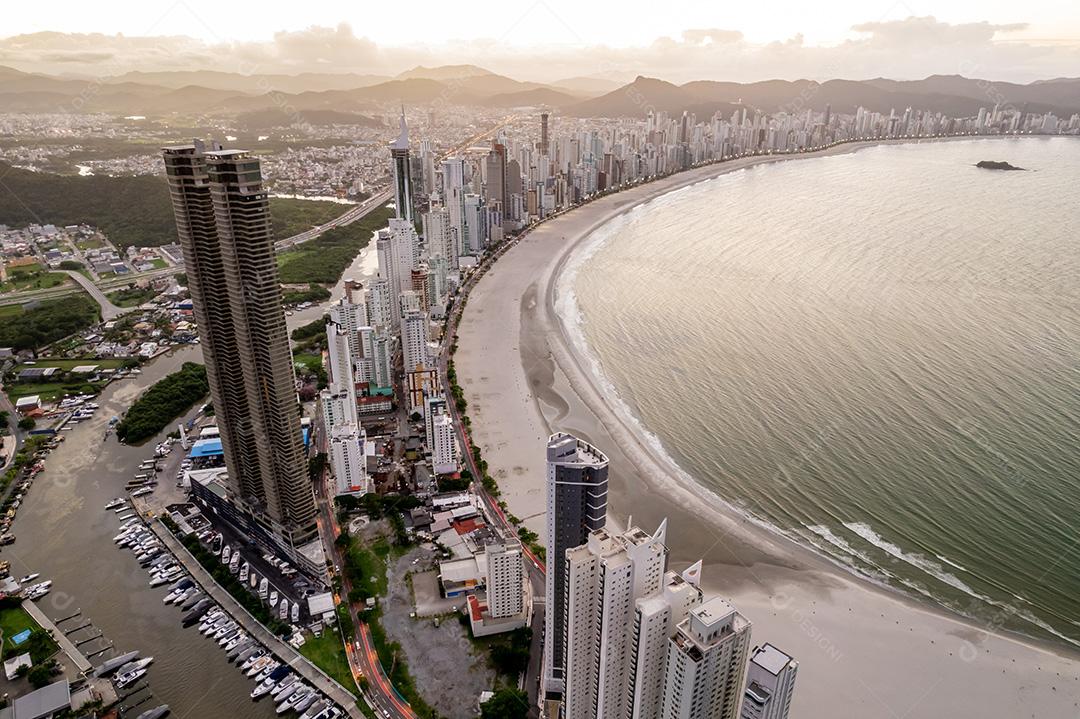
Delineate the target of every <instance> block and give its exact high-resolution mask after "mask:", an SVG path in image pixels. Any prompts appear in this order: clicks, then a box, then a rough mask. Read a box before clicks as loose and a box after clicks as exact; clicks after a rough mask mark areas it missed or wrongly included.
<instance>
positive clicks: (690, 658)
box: [663, 597, 750, 719]
mask: <svg viewBox="0 0 1080 719" xmlns="http://www.w3.org/2000/svg"><path fill="white" fill-rule="evenodd" d="M749 650H750V622H749V621H747V619H746V618H745V617H743V615H741V614H739V612H738V611H736V610H735V608H734V607H733V606H731V605H730V604H729V603H728V602H727V601H725V600H724V599H721V598H719V597H714V598H712V599H709V600H708V601H706V602H704V603H702V604H700V605H698V606H697V607H694V608H693V609H691V610H690V615H689V616H688V617H687V618H686V619H684V620H683V621H682V622H680V623H679V626H678V628H677V629H676V630H675V636H673V637H672V638H671V640H670V641H669V642H668V656H667V670H666V672H665V677H664V709H663V717H664V719H736V718H737V717H738V715H739V708H740V704H741V702H742V687H743V679H744V677H745V674H746V659H747V654H748V653H749Z"/></svg>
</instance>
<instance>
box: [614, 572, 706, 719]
mask: <svg viewBox="0 0 1080 719" xmlns="http://www.w3.org/2000/svg"><path fill="white" fill-rule="evenodd" d="M700 570H701V562H698V563H697V564H695V565H694V566H692V567H691V568H690V569H688V570H686V571H685V572H683V573H682V574H678V573H676V572H667V573H666V574H665V575H664V586H663V589H661V591H660V593H659V594H656V595H654V596H651V597H647V598H645V599H638V600H637V606H636V608H635V613H634V630H633V637H634V638H633V647H634V649H633V652H632V654H631V659H630V665H631V667H630V691H629V695H630V701H631V705H632V709H631V713H630V714H629V717H630V719H660V717H661V714H660V712H661V710H662V709H663V704H664V672H665V669H666V668H667V651H668V640H669V639H671V636H672V635H673V634H674V633H675V628H676V627H677V626H678V625H679V623H680V622H682V621H683V620H684V619H686V616H687V614H688V613H689V612H690V610H691V609H692V608H694V607H696V606H697V605H699V604H701V599H702V592H701V588H700V587H699V586H698V578H699V576H700Z"/></svg>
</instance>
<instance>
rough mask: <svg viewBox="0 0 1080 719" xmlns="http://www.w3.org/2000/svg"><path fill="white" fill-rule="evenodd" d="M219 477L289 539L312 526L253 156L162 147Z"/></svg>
mask: <svg viewBox="0 0 1080 719" xmlns="http://www.w3.org/2000/svg"><path fill="white" fill-rule="evenodd" d="M163 153H164V159H165V169H166V176H167V179H168V183H169V192H170V195H171V198H172V204H173V213H174V215H175V218H176V228H177V234H178V236H179V239H180V245H181V247H182V248H183V253H184V264H185V267H186V269H187V275H188V285H189V288H190V290H191V297H192V304H193V308H194V313H195V318H196V321H197V322H198V325H199V336H200V340H201V343H202V350H203V356H204V358H205V360H206V368H207V377H208V379H209V382H210V394H211V398H212V401H213V404H214V409H215V412H216V413H217V417H218V424H219V426H220V427H221V438H222V444H223V446H224V451H225V462H226V465H227V467H228V470H229V472H228V474H229V479H228V482H229V487H230V490H231V492H232V494H233V495H234V496H235V497H236V499H237V501H239V502H241V503H242V504H243V505H244V506H245V507H247V508H248V509H250V510H251V511H252V513H253V514H254V515H255V516H257V517H258V518H259V519H260V520H261V521H264V522H265V523H266V524H267V525H268V526H269V527H270V528H271V531H272V532H273V533H274V535H275V536H277V537H278V538H279V539H280V540H281V542H282V543H283V544H284V545H286V546H289V547H294V548H295V547H297V546H298V545H301V544H304V543H307V542H310V541H311V540H313V539H315V538H316V537H317V534H318V527H317V525H316V522H315V516H316V508H315V498H314V494H313V491H312V487H311V482H310V480H309V478H308V471H307V458H306V456H305V452H304V447H303V444H302V442H301V440H300V410H299V407H298V405H297V402H296V392H295V385H294V382H295V379H294V376H293V367H292V355H291V352H290V348H289V337H288V330H287V328H286V325H285V314H284V312H283V310H282V306H281V286H280V283H279V280H278V271H277V263H276V259H275V254H274V242H273V233H272V230H271V226H270V213H269V204H268V202H269V201H268V198H267V193H266V191H265V190H264V189H263V186H262V174H261V171H260V166H259V160H258V159H257V158H255V157H254V156H252V155H251V154H250V153H248V152H247V151H244V150H220V149H218V148H217V147H216V146H214V148H213V149H211V150H209V151H208V150H206V147H205V145H204V144H203V143H202V142H198V141H197V142H196V143H194V144H192V145H184V146H177V147H167V148H165V149H164V150H163Z"/></svg>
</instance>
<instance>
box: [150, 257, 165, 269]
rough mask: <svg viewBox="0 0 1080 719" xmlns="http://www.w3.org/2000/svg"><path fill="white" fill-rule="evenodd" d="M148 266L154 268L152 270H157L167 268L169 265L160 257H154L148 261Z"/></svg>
mask: <svg viewBox="0 0 1080 719" xmlns="http://www.w3.org/2000/svg"><path fill="white" fill-rule="evenodd" d="M150 264H152V265H153V266H154V269H158V270H161V269H164V268H166V267H168V266H169V263H168V262H166V261H165V260H163V259H161V258H160V257H155V258H154V259H152V260H150Z"/></svg>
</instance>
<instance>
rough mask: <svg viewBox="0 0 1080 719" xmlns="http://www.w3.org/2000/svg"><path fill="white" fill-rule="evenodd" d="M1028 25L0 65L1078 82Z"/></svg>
mask: <svg viewBox="0 0 1080 719" xmlns="http://www.w3.org/2000/svg"><path fill="white" fill-rule="evenodd" d="M1026 27H1027V26H1026V25H1025V24H1023V23H1013V24H993V23H989V22H970V23H960V24H950V23H946V22H941V21H939V20H937V19H936V18H934V17H932V16H927V17H909V18H906V19H902V20H893V21H876V22H866V23H861V24H858V25H855V26H854V27H853V28H852V32H853V36H852V37H851V38H850V39H848V40H846V41H844V42H841V43H838V44H836V45H832V46H821V45H807V44H806V41H805V39H804V38H803V36H802V35H794V36H792V37H790V38H787V39H783V40H777V41H774V42H769V43H764V44H755V43H751V42H749V41H747V39H746V38H745V37H744V36H743V34H742V33H741V32H739V31H738V30H731V29H721V28H689V29H687V30H685V31H683V32H682V33H681V34H679V35H678V36H676V37H669V36H663V37H659V38H657V39H656V40H655V41H653V42H652V43H649V44H647V45H643V46H640V47H628V48H613V47H609V46H605V45H600V44H588V43H587V42H578V43H573V44H570V43H549V44H534V45H521V44H515V43H512V42H509V41H508V40H506V39H490V38H489V39H477V40H447V41H445V42H443V43H440V44H410V45H396V46H394V45H379V44H378V43H377V42H375V41H374V40H372V39H370V38H368V37H365V36H362V35H357V34H356V32H355V31H354V29H353V28H352V27H350V26H349V25H348V24H345V23H342V24H339V25H337V26H336V27H321V26H312V27H308V28H305V29H302V30H295V31H281V32H278V33H275V34H274V36H273V37H272V38H270V39H268V40H266V41H264V42H218V43H206V42H202V41H198V40H194V39H192V38H188V37H183V36H160V37H128V36H123V35H101V34H63V33H55V32H43V33H34V34H30V35H18V36H14V37H8V38H0V63H2V64H8V65H12V66H14V67H17V68H18V69H21V70H31V71H38V72H58V73H59V72H66V73H72V72H82V73H85V74H108V75H117V74H122V73H124V72H127V71H129V70H134V69H139V70H179V69H184V70H199V69H213V70H222V71H228V72H240V73H245V74H254V73H288V74H296V73H300V72H354V73H363V74H380V75H395V74H397V73H399V72H401V71H403V70H406V69H409V68H411V67H414V66H416V65H426V66H435V65H445V64H466V63H468V64H475V65H479V66H481V67H484V68H487V69H489V70H491V71H493V72H498V73H502V74H505V75H509V76H511V77H514V78H517V79H521V80H534V81H554V80H556V79H559V78H563V77H576V76H581V75H591V76H595V77H604V78H606V79H611V80H617V81H629V80H632V79H633V78H634V77H635V76H637V75H648V76H652V77H660V78H663V79H666V80H670V81H672V82H686V81H689V80H699V79H714V80H732V81H740V82H746V81H756V80H766V79H773V78H782V79H800V78H808V79H814V80H826V79H832V78H838V77H839V78H847V79H864V78H868V77H890V78H895V79H912V78H921V77H925V76H927V75H931V74H954V73H960V74H966V75H976V74H977V75H978V76H980V77H983V78H989V79H993V80H1010V81H1017V82H1030V81H1032V80H1036V79H1041V78H1049V77H1059V76H1068V75H1075V74H1076V68H1077V67H1080V43H1073V44H1069V43H1053V44H1038V43H1033V42H1030V41H1027V42H1025V41H1009V42H1002V36H1003V35H1006V34H1008V33H1012V32H1016V31H1019V30H1023V29H1025V28H1026Z"/></svg>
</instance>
